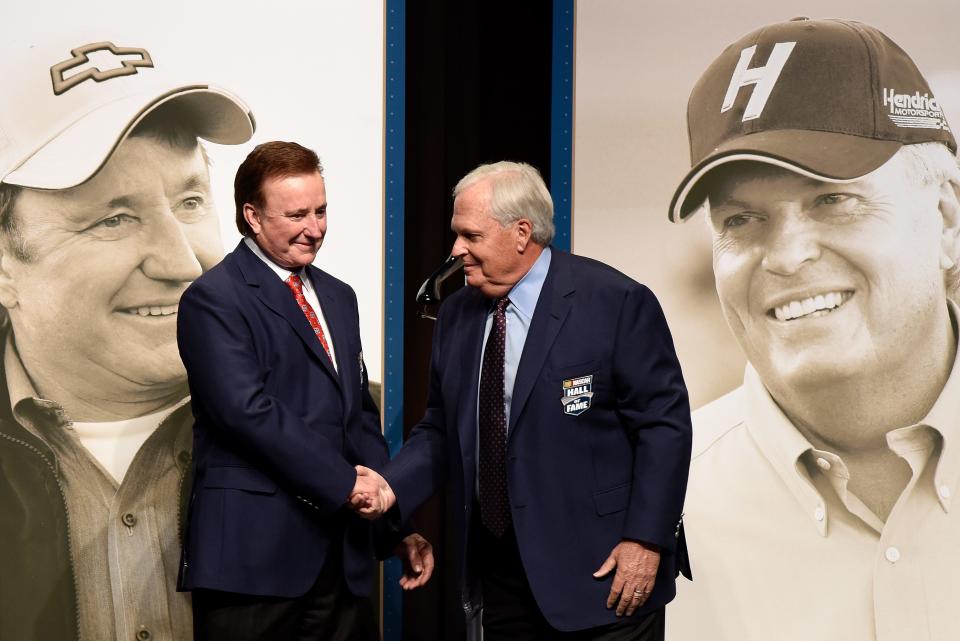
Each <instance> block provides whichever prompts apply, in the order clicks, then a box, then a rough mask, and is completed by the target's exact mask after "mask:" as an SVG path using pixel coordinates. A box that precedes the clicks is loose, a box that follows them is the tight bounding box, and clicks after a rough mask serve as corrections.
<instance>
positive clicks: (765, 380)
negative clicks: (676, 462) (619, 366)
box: [573, 0, 960, 641]
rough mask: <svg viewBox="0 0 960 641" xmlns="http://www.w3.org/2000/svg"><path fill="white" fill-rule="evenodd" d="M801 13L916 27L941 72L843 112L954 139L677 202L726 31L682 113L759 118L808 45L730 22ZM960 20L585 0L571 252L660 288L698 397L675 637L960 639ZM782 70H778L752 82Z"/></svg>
mask: <svg viewBox="0 0 960 641" xmlns="http://www.w3.org/2000/svg"><path fill="white" fill-rule="evenodd" d="M796 16H810V17H812V18H846V19H852V20H856V21H859V22H862V23H866V24H869V25H872V26H873V27H876V28H877V29H879V30H880V31H882V32H883V33H884V34H886V36H888V37H889V38H890V39H892V41H893V42H895V43H896V44H897V45H899V47H900V48H902V50H903V51H904V52H906V55H907V56H909V58H910V59H912V61H913V62H914V63H916V66H917V67H918V68H919V70H920V72H921V73H922V75H923V78H925V83H926V84H928V85H929V86H928V87H927V86H926V85H925V84H924V81H917V82H918V83H919V84H918V85H917V88H916V89H914V88H911V89H910V90H909V92H908V91H907V89H906V87H907V85H908V84H909V83H910V82H913V80H915V76H914V74H912V72H911V73H907V74H904V75H898V76H897V77H895V78H894V79H892V80H891V79H885V80H884V82H885V83H886V84H883V83H881V84H878V85H877V90H876V93H875V95H873V96H870V95H863V96H862V97H860V98H856V99H854V102H853V103H850V104H848V105H847V109H846V110H843V111H844V113H842V114H841V115H842V116H849V114H851V113H855V112H857V110H860V109H862V108H863V107H865V106H870V105H872V104H873V102H874V101H876V105H878V108H877V110H875V111H874V113H877V114H879V115H878V116H877V117H878V120H877V122H880V123H881V125H882V126H886V127H888V128H890V129H893V130H894V131H896V130H897V128H899V127H903V128H904V129H905V130H906V129H909V130H910V131H911V132H912V133H911V135H914V134H915V135H916V136H917V137H918V138H925V136H926V134H925V133H924V132H928V133H929V132H935V133H932V134H930V136H928V137H926V138H925V139H929V140H934V141H939V142H933V143H926V145H920V144H911V145H907V146H906V147H904V151H902V152H897V155H896V156H894V157H893V158H892V159H890V160H889V161H888V162H887V164H885V165H883V166H882V167H881V168H880V169H877V170H876V172H874V173H871V174H869V175H868V176H867V177H866V178H864V179H863V180H857V181H852V182H849V183H847V184H845V185H842V186H841V185H838V184H832V183H828V182H825V181H818V180H815V179H813V178H811V177H810V176H801V175H800V174H798V173H796V172H795V171H792V170H790V169H787V168H784V167H777V166H774V165H770V164H767V165H766V166H765V168H764V167H759V168H758V164H759V163H756V162H753V163H752V164H751V162H748V161H746V160H744V161H741V162H740V163H739V164H737V163H730V164H728V165H727V166H726V168H725V169H723V170H722V171H719V170H718V172H715V173H713V174H710V178H709V180H708V182H707V183H706V185H705V186H704V188H703V189H704V192H703V194H702V197H701V200H703V199H704V198H703V197H704V196H705V197H706V199H707V203H708V205H710V206H709V207H707V208H705V209H703V210H701V211H699V212H697V213H695V214H693V215H691V216H689V219H688V220H687V221H686V222H685V223H684V224H682V225H675V224H671V223H670V222H669V221H668V211H669V208H670V203H671V197H672V196H673V195H674V191H675V190H676V189H677V187H678V185H680V183H681V179H683V178H684V175H685V174H686V173H687V172H688V171H689V170H690V168H691V143H690V141H689V140H688V126H687V98H688V96H689V95H690V94H691V91H692V90H693V88H694V86H695V84H696V83H697V82H698V79H700V78H701V75H702V74H704V72H706V71H707V69H708V67H710V66H711V64H712V63H713V62H714V60H716V59H717V58H718V57H720V56H721V53H723V52H724V51H725V49H726V48H727V47H731V50H730V51H728V52H727V54H726V55H727V56H728V57H729V59H730V60H732V62H731V64H730V65H728V66H727V67H723V69H724V70H723V71H720V72H717V73H721V74H726V75H725V76H724V77H722V78H715V79H712V80H711V82H713V84H715V85H717V86H718V87H719V88H720V89H721V91H720V93H719V94H718V95H717V96H716V100H715V104H712V106H707V107H702V106H701V107H698V109H699V110H698V109H694V108H693V107H691V111H692V113H694V115H695V116H696V118H700V120H699V121H698V122H703V121H704V120H705V119H707V118H719V117H720V115H721V110H724V109H730V108H731V106H732V108H733V110H734V113H736V114H737V118H739V117H740V114H743V115H744V120H746V119H747V118H748V117H754V118H756V117H757V115H756V114H748V113H747V111H749V110H750V107H749V105H747V102H748V100H750V99H751V95H752V96H753V97H754V98H757V95H758V93H762V96H760V97H759V98H757V100H756V101H754V104H762V103H763V100H764V99H765V98H766V97H769V95H770V94H769V93H768V90H770V89H771V87H772V91H773V92H776V91H782V88H781V86H782V85H783V84H784V83H790V82H792V80H791V74H792V73H794V71H792V70H791V67H790V66H789V62H787V63H786V66H782V67H781V66H779V64H780V62H782V60H781V61H779V62H778V61H776V59H775V53H774V51H773V50H774V49H776V48H777V46H778V45H779V50H778V52H777V53H776V55H781V56H785V55H793V56H795V57H797V60H800V59H802V58H801V57H802V56H803V55H805V50H801V49H800V48H801V46H806V45H805V41H804V39H803V38H802V37H798V38H791V39H786V38H785V39H784V40H785V42H784V43H782V44H780V43H777V44H775V45H773V46H772V47H771V45H767V46H766V48H763V47H758V48H757V49H756V50H752V49H750V48H749V47H748V46H747V45H746V44H744V45H736V44H735V43H737V42H738V40H740V39H741V38H742V37H744V36H746V35H747V34H748V33H750V32H753V31H754V30H757V29H759V28H760V27H762V26H764V25H769V24H771V23H778V22H782V21H787V20H790V19H792V18H794V17H796ZM958 22H960V7H958V6H957V5H956V4H955V3H952V2H947V1H945V0H927V1H925V2H920V3H913V4H910V5H906V4H902V3H901V4H897V3H884V4H877V3H868V2H858V1H854V0H850V1H847V2H839V3H837V2H832V3H827V2H820V1H818V0H812V1H809V2H789V3H772V4H771V3H763V2H746V3H737V4H735V5H731V4H729V3H721V4H716V3H710V2H705V1H700V0H694V1H692V2H685V3H683V7H682V8H681V7H677V6H671V7H669V8H667V7H666V6H651V5H649V4H644V5H643V6H641V5H639V4H637V3H629V2H619V1H612V0H611V1H602V2H580V3H577V50H576V52H577V68H576V122H575V148H576V153H575V191H574V223H573V246H574V251H575V252H577V253H581V254H586V255H589V256H594V257H597V258H599V259H601V260H604V261H606V262H609V263H610V264H612V265H614V266H616V267H618V268H619V269H621V270H623V271H624V272H626V273H627V274H629V275H631V276H633V277H634V278H636V279H638V280H640V281H642V282H644V283H646V284H648V285H649V286H650V287H651V288H652V289H653V290H654V292H656V294H657V296H658V297H659V298H660V300H661V302H662V303H663V306H664V309H665V312H666V315H667V319H668V322H669V324H670V327H671V330H672V332H673V337H674V340H675V342H676V346H677V352H678V355H679V357H680V361H681V364H682V366H683V371H684V377H685V379H686V381H687V384H688V388H689V391H690V398H691V404H692V406H693V407H694V408H695V412H694V452H693V460H692V464H691V471H690V480H689V486H688V491H687V498H686V503H685V508H684V509H685V516H684V522H685V526H686V528H685V529H686V535H687V542H688V545H689V553H690V562H691V566H692V570H693V581H692V582H688V581H683V580H681V581H679V582H678V595H677V598H676V600H675V601H674V602H673V603H672V604H671V605H670V606H669V607H668V609H667V614H668V616H667V619H668V623H667V638H669V639H673V640H678V641H688V640H689V641H692V640H696V639H707V638H710V639H736V640H742V639H758V640H759V639H807V638H817V639H844V640H849V639H863V640H868V639H918V638H924V639H954V638H957V637H958V636H960V614H958V610H957V608H956V606H955V604H956V602H957V599H958V597H960V588H958V585H960V584H958V582H957V577H958V576H960V555H958V554H957V552H956V549H955V548H956V546H955V545H954V543H953V542H954V541H955V540H956V537H957V535H958V534H960V518H958V517H957V516H956V509H955V506H952V504H951V501H952V500H953V499H952V497H954V496H956V494H957V492H958V491H960V486H958V474H957V470H958V469H960V467H958V466H960V459H958V458H957V457H958V454H957V452H958V445H957V441H958V440H960V425H958V418H957V417H958V416H960V396H958V395H957V394H958V387H960V374H958V371H957V369H956V365H955V360H956V359H955V356H956V344H957V326H958V315H957V307H956V305H954V304H953V303H952V302H950V299H951V298H955V292H956V285H957V281H956V274H957V269H956V266H957V265H956V264H957V261H958V256H957V253H956V252H957V248H958V243H957V240H956V239H957V229H958V227H957V225H958V219H957V216H956V214H957V202H958V201H957V194H958V193H960V180H958V177H960V174H958V172H957V168H956V158H955V155H954V152H955V148H952V144H951V145H950V146H949V147H948V145H947V144H943V143H944V142H946V141H948V140H950V139H949V137H948V136H947V135H946V134H945V132H946V131H947V130H946V129H944V128H943V127H942V120H941V115H943V116H945V118H946V121H947V122H949V123H950V125H953V126H954V127H956V126H958V125H960V63H958V60H960V44H958V41H957V39H956V38H955V37H954V36H953V31H954V29H955V25H956V24H958ZM865 33H866V32H865ZM870 37H872V36H864V38H865V39H867V38H870ZM787 40H789V42H786V41H787ZM791 42H792V43H794V44H795V46H796V47H797V50H796V51H794V53H792V54H791V53H789V52H787V49H789V48H790V47H791V46H792V45H791V44H790V43H791ZM877 51H882V52H886V55H888V56H889V59H893V58H896V57H898V56H900V53H898V52H897V49H896V47H895V46H888V45H883V48H881V49H878V50H877ZM821 53H822V52H821ZM784 59H785V58H784ZM737 60H740V62H742V63H743V65H742V66H743V69H740V68H739V67H737V66H736V61H737ZM848 63H850V64H848ZM888 64H889V62H888V60H886V59H882V58H881V57H879V56H878V57H875V58H871V59H870V64H865V65H862V66H861V68H860V69H859V70H857V71H850V70H849V67H850V66H852V63H851V61H850V60H844V59H837V60H836V64H834V65H830V66H827V67H821V70H820V73H821V74H822V82H815V83H814V85H813V86H812V87H811V90H810V91H809V92H804V94H803V95H797V94H795V95H794V100H796V101H798V102H804V103H806V104H809V105H810V106H812V107H814V108H816V107H817V106H818V105H820V106H822V107H823V108H824V109H831V108H835V107H830V106H829V105H831V104H834V105H835V102H833V101H832V100H831V97H832V95H833V94H832V93H830V92H839V93H845V92H846V93H847V95H855V92H852V91H850V90H849V87H850V86H853V85H854V84H856V83H857V82H858V78H859V77H861V76H862V77H864V78H872V77H877V78H879V77H881V76H880V74H881V70H882V69H885V68H886V67H885V65H888ZM738 69H739V70H740V71H743V72H745V73H746V72H747V71H749V70H750V69H754V72H753V75H751V76H749V77H746V76H744V77H739V80H738V79H737V78H735V75H736V73H738V71H737V70H738ZM840 69H843V71H839V70H840ZM765 70H766V71H770V72H772V73H771V78H774V77H777V73H779V77H778V79H776V80H775V85H774V84H773V82H772V81H771V83H770V84H768V85H767V86H766V87H764V88H762V89H761V88H760V84H761V83H762V82H763V77H764V74H765ZM774 70H775V71H776V72H777V73H773V72H774ZM854 76H857V77H854ZM914 84H916V83H914ZM901 85H902V86H901ZM911 86H912V85H911ZM726 87H732V90H728V91H727V94H728V97H729V100H725V97H724V94H723V92H722V89H723V88H726ZM884 89H885V90H886V91H882V90H884ZM751 92H753V93H752V94H751ZM908 93H909V95H908ZM773 96H774V97H772V98H770V101H771V102H770V103H768V106H769V104H772V103H773V101H775V99H776V95H775V94H773ZM884 100H886V102H883V101H884ZM728 103H730V104H728ZM704 109H713V110H715V112H716V113H715V115H709V116H703V115H702V114H703V113H706V112H705V111H704ZM737 110H739V111H737ZM884 110H886V111H884ZM941 110H942V114H941V113H940V112H941ZM765 115H767V116H769V114H765ZM932 116H936V118H933V117H932ZM757 122H760V123H762V122H763V121H762V120H758V121H757ZM869 124H870V125H871V126H872V125H873V123H869ZM924 128H928V129H924ZM953 133H954V134H956V130H954V132H953ZM865 135H869V134H865ZM854 142H857V141H854ZM907 147H909V148H911V149H907ZM693 153H694V154H696V153H699V152H697V151H696V145H694V151H693ZM820 153H821V154H822V155H823V156H824V157H827V156H831V155H833V156H839V155H841V154H842V153H843V152H842V150H841V149H839V148H838V147H837V146H835V145H831V144H825V145H823V147H822V148H821V150H820ZM789 154H790V150H787V155H788V156H789ZM694 160H695V161H696V160H699V158H695V159H694ZM857 160H859V159H858V158H852V159H849V162H851V163H853V162H856V161H857ZM794 223H796V225H794Z"/></svg>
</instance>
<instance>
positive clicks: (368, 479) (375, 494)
mask: <svg viewBox="0 0 960 641" xmlns="http://www.w3.org/2000/svg"><path fill="white" fill-rule="evenodd" d="M347 502H348V503H349V505H350V508H351V509H352V510H354V511H355V512H356V513H357V514H358V515H360V516H362V517H363V518H365V519H369V520H371V521H372V520H373V519H377V518H379V517H381V516H383V515H384V514H385V513H386V512H387V511H388V510H389V509H390V508H392V507H393V505H394V503H396V502H397V497H396V496H394V494H393V490H392V489H390V486H389V485H388V484H387V482H386V481H385V480H384V478H383V477H382V476H380V475H379V474H378V473H377V472H375V471H374V470H371V469H370V468H369V467H364V466H362V465H358V466H357V480H356V482H355V483H354V485H353V491H352V492H350V497H349V498H348V499H347Z"/></svg>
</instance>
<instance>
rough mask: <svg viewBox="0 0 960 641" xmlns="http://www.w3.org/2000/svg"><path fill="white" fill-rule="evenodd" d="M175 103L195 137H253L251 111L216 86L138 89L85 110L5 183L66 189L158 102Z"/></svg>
mask: <svg viewBox="0 0 960 641" xmlns="http://www.w3.org/2000/svg"><path fill="white" fill-rule="evenodd" d="M170 102H176V103H177V104H178V105H180V106H182V107H183V108H184V118H187V119H189V126H190V128H191V129H193V130H194V131H196V133H197V136H199V137H200V138H203V139H204V140H209V141H211V142H215V143H220V144H225V145H236V144H240V143H244V142H246V141H248V140H250V137H251V136H253V132H254V129H255V127H256V126H255V123H254V120H253V114H251V113H250V110H249V109H248V108H247V106H246V105H245V104H244V103H243V101H241V100H240V99H239V98H238V97H237V96H235V95H233V94H232V93H230V92H229V91H226V90H225V89H221V88H219V87H214V86H212V85H190V86H183V87H176V88H174V89H167V90H166V91H162V92H150V93H138V94H133V95H130V96H126V97H124V98H120V99H118V100H115V101H113V102H110V103H108V104H106V105H103V106H102V107H100V108H98V109H95V110H94V111H91V112H90V113H88V114H86V115H85V116H83V117H82V118H80V119H79V120H77V121H76V122H74V123H73V124H72V125H70V126H69V127H68V128H66V129H65V130H63V131H62V132H60V133H59V134H58V135H57V136H56V137H55V138H53V139H52V140H50V141H49V142H47V143H46V144H45V145H44V146H43V147H42V148H40V149H39V150H38V151H37V152H36V153H34V154H33V155H32V156H30V157H29V158H28V159H27V160H25V161H24V162H23V163H21V164H20V166H19V167H17V168H16V169H15V170H13V171H12V172H10V173H9V174H7V175H6V176H5V177H4V178H3V180H2V182H4V183H7V184H10V185H20V186H22V187H31V188H34V189H68V188H70V187H75V186H77V185H79V184H81V183H83V182H85V181H87V180H88V179H90V178H91V177H92V176H93V175H94V174H96V173H97V171H99V170H100V167H102V166H103V164H104V163H106V161H107V159H108V158H109V157H110V155H111V154H112V153H113V151H114V150H115V149H116V148H117V146H118V145H119V144H120V143H121V142H123V140H124V139H125V138H126V137H127V135H129V133H130V132H131V131H132V130H133V128H134V127H136V126H137V124H138V123H139V122H140V121H141V120H143V118H144V117H145V116H146V115H147V114H149V113H150V112H151V111H153V110H154V109H156V108H157V107H159V106H160V105H163V104H167V103H170Z"/></svg>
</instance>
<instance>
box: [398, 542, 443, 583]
mask: <svg viewBox="0 0 960 641" xmlns="http://www.w3.org/2000/svg"><path fill="white" fill-rule="evenodd" d="M396 555H397V557H398V558H399V559H400V560H401V561H403V576H401V577H400V587H401V588H403V589H404V590H416V589H417V588H419V587H420V586H423V585H426V584H427V581H429V580H430V577H431V576H432V575H433V564H434V561H433V546H432V545H430V541H428V540H426V539H425V538H423V537H422V536H420V535H419V534H411V535H409V536H407V537H406V538H404V539H403V541H401V542H400V544H399V545H398V546H397V550H396Z"/></svg>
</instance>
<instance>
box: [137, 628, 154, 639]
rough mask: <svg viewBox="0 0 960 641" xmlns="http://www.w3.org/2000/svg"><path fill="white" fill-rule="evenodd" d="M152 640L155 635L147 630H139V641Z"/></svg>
mask: <svg viewBox="0 0 960 641" xmlns="http://www.w3.org/2000/svg"><path fill="white" fill-rule="evenodd" d="M151 638H153V635H152V634H150V630H148V629H147V628H145V627H141V628H140V629H139V630H137V641H150V639H151Z"/></svg>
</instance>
